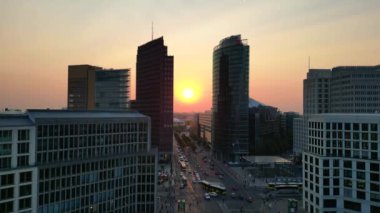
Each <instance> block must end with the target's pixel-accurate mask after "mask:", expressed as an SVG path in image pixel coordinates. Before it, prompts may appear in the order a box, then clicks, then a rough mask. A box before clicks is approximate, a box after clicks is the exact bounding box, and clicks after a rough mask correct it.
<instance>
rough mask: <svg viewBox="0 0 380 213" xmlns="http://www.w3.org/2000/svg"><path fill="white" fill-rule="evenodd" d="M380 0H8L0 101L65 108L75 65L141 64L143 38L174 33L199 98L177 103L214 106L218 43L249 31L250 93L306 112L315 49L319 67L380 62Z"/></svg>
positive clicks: (179, 59) (0, 45)
mask: <svg viewBox="0 0 380 213" xmlns="http://www.w3.org/2000/svg"><path fill="white" fill-rule="evenodd" d="M379 9H380V1H376V0H367V1H355V0H346V1H328V0H321V1H303V0H287V1H286V0H284V1H277V0H269V1H249V0H247V1H237V0H219V1H217V0H210V1H207V3H206V2H205V1H203V0H192V1H182V0H179V1H175V0H173V1H170V0H163V1H103V0H92V1H85V0H82V1H63V0H58V1H54V2H52V1H42V0H36V1H11V0H3V1H1V2H0V17H1V18H0V49H1V51H0V108H5V107H8V108H22V109H26V108H62V107H65V106H66V99H67V94H66V93H67V66H68V65H69V64H92V65H97V66H102V67H105V68H131V70H132V78H131V80H132V82H131V86H132V94H131V95H132V98H134V96H135V95H134V93H135V92H134V88H135V68H136V65H135V64H136V52H137V46H139V45H141V44H143V43H146V42H147V41H149V40H150V36H151V21H152V20H153V21H154V25H155V27H154V31H155V33H154V34H155V37H158V36H161V35H163V36H164V39H165V43H166V45H167V46H168V50H169V54H170V55H174V70H175V73H174V75H175V90H176V91H175V93H178V91H179V90H180V88H182V87H184V85H185V86H186V85H190V86H191V87H192V86H194V87H196V88H197V92H198V93H197V94H200V95H199V100H198V101H197V102H194V103H192V104H189V103H182V102H179V101H178V100H177V96H175V105H174V110H175V111H180V112H183V111H187V112H192V111H204V110H207V109H209V108H210V107H211V97H212V88H211V85H212V75H211V73H212V49H213V47H214V46H216V45H217V44H218V42H219V41H220V40H221V39H222V38H224V37H227V36H230V35H235V34H241V35H242V37H243V38H246V39H248V43H249V45H250V51H251V52H250V81H249V82H250V86H249V92H250V96H251V97H253V98H255V99H257V100H258V101H260V102H262V103H265V104H268V105H273V106H277V107H279V109H280V110H282V111H298V112H301V111H302V80H303V79H304V78H305V76H306V72H307V58H308V56H310V57H311V65H312V67H314V68H331V67H334V66H339V65H376V64H380V28H379V24H378V20H380V13H379V12H378V11H379Z"/></svg>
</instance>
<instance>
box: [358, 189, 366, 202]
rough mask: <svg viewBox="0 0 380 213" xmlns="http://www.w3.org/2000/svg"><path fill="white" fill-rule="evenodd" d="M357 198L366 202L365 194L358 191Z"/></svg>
mask: <svg viewBox="0 0 380 213" xmlns="http://www.w3.org/2000/svg"><path fill="white" fill-rule="evenodd" d="M356 197H357V198H359V199H363V200H365V192H362V191H357V193H356Z"/></svg>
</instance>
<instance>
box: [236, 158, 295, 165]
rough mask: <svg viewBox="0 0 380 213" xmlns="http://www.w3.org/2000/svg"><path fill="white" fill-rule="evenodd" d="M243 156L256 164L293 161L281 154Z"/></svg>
mask: <svg viewBox="0 0 380 213" xmlns="http://www.w3.org/2000/svg"><path fill="white" fill-rule="evenodd" d="M243 158H244V159H245V160H247V161H249V162H250V163H255V164H268V163H270V164H272V163H291V162H290V161H289V160H287V159H285V158H282V157H279V156H245V157H243Z"/></svg>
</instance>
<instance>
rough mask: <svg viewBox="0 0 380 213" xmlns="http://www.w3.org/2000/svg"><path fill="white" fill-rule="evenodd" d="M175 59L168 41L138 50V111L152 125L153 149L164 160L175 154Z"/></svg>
mask: <svg viewBox="0 0 380 213" xmlns="http://www.w3.org/2000/svg"><path fill="white" fill-rule="evenodd" d="M173 60H174V58H173V56H168V48H167V46H165V45H164V38H163V37H160V38H158V39H155V40H152V41H150V42H148V43H146V44H143V45H141V46H139V47H138V50H137V63H136V101H135V103H134V105H135V107H136V109H137V110H138V111H139V112H141V113H142V114H144V115H148V116H150V118H151V122H152V145H154V146H157V147H158V151H159V152H160V156H161V157H162V156H164V157H165V156H166V155H167V154H168V155H171V154H172V152H173Z"/></svg>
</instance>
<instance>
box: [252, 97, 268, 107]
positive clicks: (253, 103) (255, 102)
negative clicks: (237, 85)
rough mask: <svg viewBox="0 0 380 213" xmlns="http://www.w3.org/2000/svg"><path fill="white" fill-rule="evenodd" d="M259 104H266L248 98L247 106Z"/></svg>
mask: <svg viewBox="0 0 380 213" xmlns="http://www.w3.org/2000/svg"><path fill="white" fill-rule="evenodd" d="M259 105H261V106H266V105H265V104H263V103H260V102H258V101H256V100H255V99H253V98H249V102H248V107H258V106H259Z"/></svg>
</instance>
